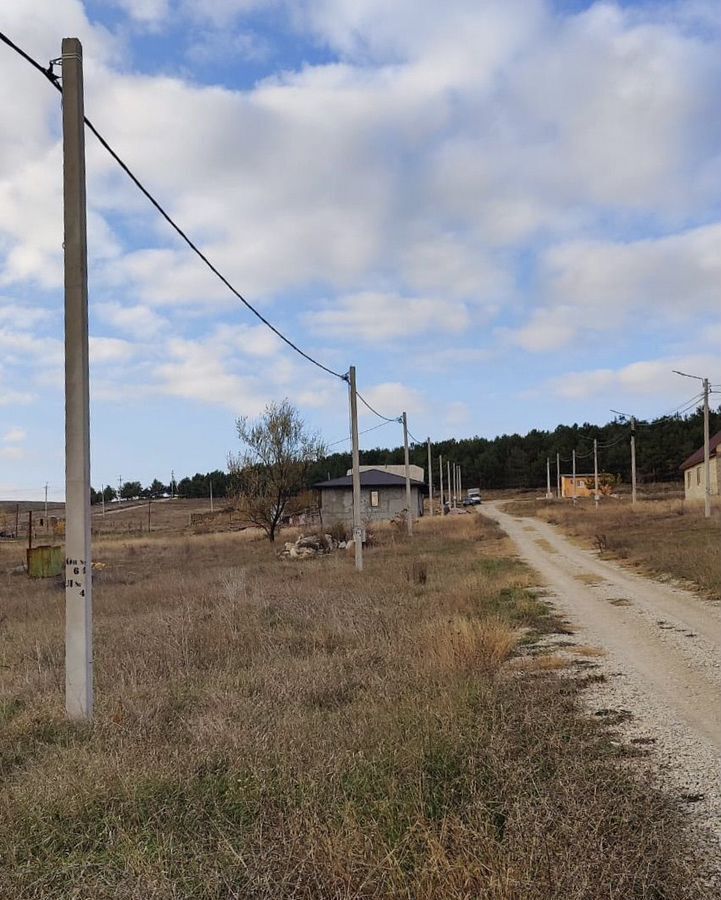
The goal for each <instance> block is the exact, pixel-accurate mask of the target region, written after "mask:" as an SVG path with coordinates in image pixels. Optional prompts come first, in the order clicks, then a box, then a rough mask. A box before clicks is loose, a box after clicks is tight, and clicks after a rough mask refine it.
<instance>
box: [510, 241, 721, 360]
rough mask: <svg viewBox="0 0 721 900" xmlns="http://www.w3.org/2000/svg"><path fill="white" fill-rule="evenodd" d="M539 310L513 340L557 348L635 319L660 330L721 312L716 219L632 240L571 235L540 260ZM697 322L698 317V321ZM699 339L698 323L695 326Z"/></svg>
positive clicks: (720, 251)
mask: <svg viewBox="0 0 721 900" xmlns="http://www.w3.org/2000/svg"><path fill="white" fill-rule="evenodd" d="M540 277H541V282H540V292H541V296H543V297H545V300H546V304H547V305H546V306H545V308H540V309H537V310H536V312H535V313H534V314H533V315H532V317H531V319H530V321H529V322H528V323H527V324H526V325H525V326H523V327H521V328H519V329H518V330H517V331H516V332H515V333H514V334H513V335H512V339H513V341H514V342H515V343H517V344H518V345H519V346H521V347H523V348H524V349H526V350H534V351H546V350H556V349H558V348H560V347H563V346H564V345H566V344H568V343H570V342H571V341H572V340H573V339H574V337H575V336H576V335H578V334H579V333H584V332H585V333H600V332H609V331H614V330H618V329H620V328H623V327H625V325H626V323H627V322H628V320H629V319H631V318H633V317H640V318H639V319H638V321H639V326H640V328H641V329H646V330H648V329H653V330H658V329H659V328H660V327H663V326H668V327H676V326H677V325H678V324H679V323H687V322H689V320H690V318H691V317H692V316H694V317H698V316H699V315H703V314H706V315H714V314H715V315H718V314H719V313H720V312H721V295H720V294H719V288H718V285H719V282H721V225H716V224H714V225H707V226H703V227H700V228H695V229H690V230H688V231H686V232H682V233H680V234H674V235H671V236H669V237H663V238H656V239H646V240H639V241H630V242H624V243H621V242H611V241H588V240H586V241H572V242H569V243H566V244H560V245H557V246H555V247H552V248H550V249H549V250H548V251H547V252H546V253H545V255H544V257H543V260H542V270H541V276H540ZM697 321H698V320H697ZM695 331H696V332H697V333H698V337H699V338H700V337H701V332H702V328H699V327H698V326H697V327H696V329H695Z"/></svg>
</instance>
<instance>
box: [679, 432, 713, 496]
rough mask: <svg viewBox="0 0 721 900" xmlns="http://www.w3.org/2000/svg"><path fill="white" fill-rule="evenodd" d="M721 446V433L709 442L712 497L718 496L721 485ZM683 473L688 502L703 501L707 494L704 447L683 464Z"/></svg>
mask: <svg viewBox="0 0 721 900" xmlns="http://www.w3.org/2000/svg"><path fill="white" fill-rule="evenodd" d="M720 445H721V431H719V432H718V433H717V434H715V435H714V436H713V437H712V438H711V440H710V441H709V470H710V478H709V482H710V487H711V490H710V491H709V493H710V494H711V496H718V492H719V484H720V483H721V477H719V476H720V475H721V473H719V467H721V457H720V456H719V455H718V449H719V446H720ZM681 471H682V472H683V487H684V491H685V495H686V499H687V500H703V499H704V496H705V494H706V466H705V464H704V452H703V447H700V448H699V449H698V450H697V451H696V452H695V453H692V454H691V456H689V458H688V459H687V460H685V461H684V462H683V463H682V464H681Z"/></svg>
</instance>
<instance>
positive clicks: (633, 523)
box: [504, 499, 721, 599]
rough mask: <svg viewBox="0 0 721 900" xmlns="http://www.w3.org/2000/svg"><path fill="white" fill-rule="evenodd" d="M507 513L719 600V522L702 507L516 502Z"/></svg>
mask: <svg viewBox="0 0 721 900" xmlns="http://www.w3.org/2000/svg"><path fill="white" fill-rule="evenodd" d="M504 508H505V510H506V511H507V512H511V513H513V514H514V515H519V516H539V517H541V518H543V519H545V520H546V521H547V522H551V523H552V524H555V525H559V526H560V527H561V528H562V529H563V530H564V531H565V532H566V533H567V534H570V535H572V536H573V537H576V538H578V539H579V540H581V541H583V542H584V543H585V544H586V545H587V546H589V547H594V548H596V549H597V550H600V551H601V553H602V555H603V556H605V557H608V558H611V559H619V560H625V561H627V562H628V563H630V564H632V565H636V566H639V567H640V568H642V569H643V570H644V571H646V572H649V573H651V574H654V575H665V576H670V577H672V578H678V579H682V580H684V581H688V582H689V583H690V584H692V585H694V586H695V587H697V588H700V589H701V590H702V591H703V592H704V593H706V594H707V595H708V596H710V597H712V598H714V599H721V516H720V515H719V510H718V509H714V510H713V515H712V517H711V518H710V519H705V518H704V516H703V507H700V506H698V505H688V504H685V503H684V502H683V501H682V500H656V501H646V502H643V501H642V502H639V503H638V504H637V505H636V508H635V509H634V508H633V507H632V506H631V504H630V502H627V501H623V502H618V501H615V500H611V499H603V500H602V501H601V504H600V506H599V509H598V510H596V509H595V508H594V504H593V501H592V500H583V501H579V502H578V503H577V505H576V506H575V507H574V506H573V504H572V503H570V502H569V501H560V502H559V501H557V500H531V501H526V500H518V501H512V502H511V503H508V504H506V506H505V507H504Z"/></svg>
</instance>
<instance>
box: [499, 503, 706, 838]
mask: <svg viewBox="0 0 721 900" xmlns="http://www.w3.org/2000/svg"><path fill="white" fill-rule="evenodd" d="M483 512H484V514H486V515H488V516H490V517H492V518H494V519H496V521H498V523H499V524H500V525H501V526H502V528H503V529H504V530H505V531H506V532H507V534H508V535H509V536H510V537H511V538H512V539H513V541H514V542H515V544H516V546H517V548H518V551H519V554H520V556H521V557H522V558H523V559H524V560H525V561H526V562H527V563H528V564H529V565H530V566H531V567H532V568H533V569H535V571H536V572H537V573H538V574H539V576H540V579H541V584H542V585H543V586H544V587H545V588H546V590H547V591H548V599H549V600H550V601H551V602H552V603H553V605H554V606H555V607H556V608H557V609H558V610H559V611H560V612H561V613H562V614H563V615H564V616H566V618H567V619H568V621H569V624H570V626H571V627H572V629H573V631H574V635H573V638H572V640H573V641H574V642H575V643H576V644H577V645H589V646H590V647H591V648H599V649H600V650H602V651H603V654H602V656H600V657H598V658H597V659H598V661H599V662H600V665H601V670H602V672H603V674H605V675H606V681H605V683H604V684H602V685H600V686H599V688H597V689H594V691H593V693H592V694H591V695H590V697H589V700H590V702H591V703H592V704H595V705H596V706H597V707H598V708H599V709H601V708H613V709H623V710H625V711H628V712H630V713H631V718H629V720H628V722H627V724H626V726H625V736H626V737H627V739H630V740H633V741H636V742H637V743H638V744H639V745H640V744H643V745H644V746H652V747H653V749H654V753H653V756H654V758H655V760H656V761H657V763H658V765H659V767H660V769H661V771H662V774H663V776H664V778H665V780H666V782H667V784H668V785H669V786H671V788H672V789H673V790H674V791H676V792H677V793H678V794H679V795H680V796H681V797H682V798H684V799H685V800H686V801H687V802H689V804H692V805H693V812H694V814H695V815H696V816H697V817H698V819H699V821H700V822H701V823H703V824H704V825H706V826H708V827H709V828H710V829H711V830H712V831H713V832H714V833H715V835H716V837H717V838H719V839H721V605H719V604H715V603H711V602H710V601H708V600H705V599H703V598H701V597H699V596H697V595H696V594H693V593H691V592H690V591H687V590H684V589H682V588H681V587H677V586H674V585H672V584H663V583H660V582H657V581H655V580H652V579H650V578H646V577H643V576H641V575H637V574H634V573H633V572H631V571H629V570H628V569H625V568H623V567H622V566H620V565H618V564H615V563H612V562H606V561H604V560H601V559H599V558H598V555H597V554H596V553H595V552H593V551H590V550H585V549H583V548H581V547H578V546H577V545H575V544H573V543H572V542H571V541H570V540H568V539H567V538H565V537H564V536H563V535H562V534H561V533H560V531H558V530H557V529H556V528H555V527H554V526H552V525H549V524H547V523H546V522H543V521H540V520H537V519H534V518H530V517H529V518H516V517H515V516H510V515H508V514H507V513H504V512H503V510H502V504H501V503H488V504H484V507H483ZM590 655H591V657H593V655H594V654H593V653H591V654H590Z"/></svg>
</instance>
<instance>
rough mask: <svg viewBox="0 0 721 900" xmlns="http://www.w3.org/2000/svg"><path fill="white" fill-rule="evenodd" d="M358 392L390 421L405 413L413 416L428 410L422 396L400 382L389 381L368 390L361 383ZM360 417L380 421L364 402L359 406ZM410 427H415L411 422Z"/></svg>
mask: <svg viewBox="0 0 721 900" xmlns="http://www.w3.org/2000/svg"><path fill="white" fill-rule="evenodd" d="M358 390H359V392H360V393H361V394H362V395H363V396H364V397H365V399H366V400H367V401H368V403H369V404H370V405H371V406H372V407H373V409H375V410H377V412H379V413H380V414H381V415H382V416H387V417H388V418H389V419H394V418H395V417H396V416H400V414H401V413H402V412H404V411H405V412H406V413H408V415H409V416H411V415H413V414H421V413H423V412H424V411H425V409H426V403H425V401H424V399H423V397H422V395H421V394H420V393H419V392H418V391H417V390H415V389H414V388H411V387H408V386H407V385H405V384H402V383H401V382H399V381H388V382H384V383H382V384H376V385H372V386H371V387H368V388H365V387H363V386H362V385H361V384H360V383H359V385H358ZM358 415H359V417H363V418H368V417H369V416H370V417H372V418H374V419H375V420H376V422H377V421H378V419H377V417H376V416H375V415H374V414H373V413H372V412H371V411H370V410H369V409H368V408H367V407H366V406H365V405H364V404H363V403H362V402H361V403H359V404H358ZM408 425H409V427H410V428H412V427H413V425H412V423H411V422H410V421H409V423H408Z"/></svg>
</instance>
